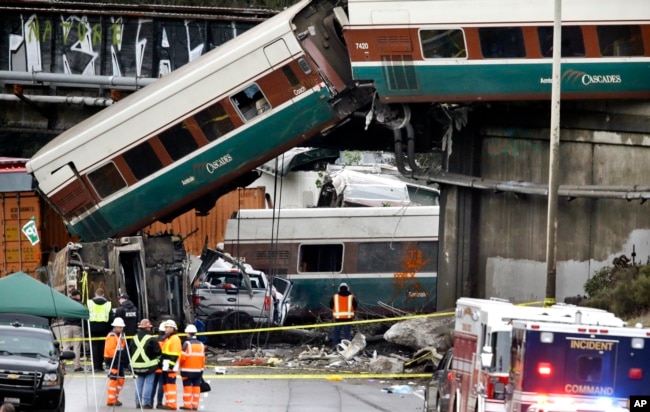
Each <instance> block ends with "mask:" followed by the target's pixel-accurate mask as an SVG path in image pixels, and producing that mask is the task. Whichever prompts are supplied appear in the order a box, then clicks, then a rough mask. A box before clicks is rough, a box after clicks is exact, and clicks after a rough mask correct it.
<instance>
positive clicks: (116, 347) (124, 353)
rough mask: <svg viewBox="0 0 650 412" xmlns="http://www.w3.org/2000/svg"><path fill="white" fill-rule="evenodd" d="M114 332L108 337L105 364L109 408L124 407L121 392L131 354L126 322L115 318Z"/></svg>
mask: <svg viewBox="0 0 650 412" xmlns="http://www.w3.org/2000/svg"><path fill="white" fill-rule="evenodd" d="M111 326H113V330H112V331H110V332H109V333H108V335H107V336H106V345H105V347H104V363H105V365H106V367H107V368H108V369H109V372H108V396H107V398H106V404H107V405H108V406H122V402H120V400H119V397H120V392H121V391H122V386H124V367H125V366H127V365H128V364H129V359H128V356H129V353H128V350H127V347H126V336H125V335H124V320H122V318H115V320H113V323H112V324H111Z"/></svg>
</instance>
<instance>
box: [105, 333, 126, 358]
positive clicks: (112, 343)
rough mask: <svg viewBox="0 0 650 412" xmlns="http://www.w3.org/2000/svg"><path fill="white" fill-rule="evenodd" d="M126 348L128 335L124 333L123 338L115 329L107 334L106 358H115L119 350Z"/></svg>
mask: <svg viewBox="0 0 650 412" xmlns="http://www.w3.org/2000/svg"><path fill="white" fill-rule="evenodd" d="M124 349H126V337H125V336H124V334H122V339H120V337H119V336H118V334H117V333H115V331H114V330H112V331H110V332H109V333H108V336H106V343H104V358H105V359H113V357H115V354H116V353H117V351H119V350H124Z"/></svg>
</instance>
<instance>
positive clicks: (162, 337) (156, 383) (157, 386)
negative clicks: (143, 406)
mask: <svg viewBox="0 0 650 412" xmlns="http://www.w3.org/2000/svg"><path fill="white" fill-rule="evenodd" d="M156 340H157V341H158V346H160V353H161V354H162V348H163V346H164V345H165V342H166V341H167V335H166V334H165V322H161V323H160V326H158V338H157V339H156ZM163 383H164V382H163V372H162V359H161V358H158V367H157V368H156V377H155V378H154V380H153V389H154V392H155V395H156V409H162V408H163V394H164V392H165V390H164V389H163Z"/></svg>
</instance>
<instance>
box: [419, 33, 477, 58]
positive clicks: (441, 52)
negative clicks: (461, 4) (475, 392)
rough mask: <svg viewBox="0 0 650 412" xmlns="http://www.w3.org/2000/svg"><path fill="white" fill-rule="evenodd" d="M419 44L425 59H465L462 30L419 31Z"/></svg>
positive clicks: (465, 52)
mask: <svg viewBox="0 0 650 412" xmlns="http://www.w3.org/2000/svg"><path fill="white" fill-rule="evenodd" d="M420 43H421V46H422V55H423V56H424V58H425V59H437V58H461V57H467V50H466V48H465V36H464V35H463V31H462V30H455V29H452V30H420Z"/></svg>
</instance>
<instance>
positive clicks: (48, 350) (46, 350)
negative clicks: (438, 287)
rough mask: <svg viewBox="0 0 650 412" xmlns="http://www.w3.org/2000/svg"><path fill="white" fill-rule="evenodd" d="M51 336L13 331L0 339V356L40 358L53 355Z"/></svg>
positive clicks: (19, 330) (18, 330)
mask: <svg viewBox="0 0 650 412" xmlns="http://www.w3.org/2000/svg"><path fill="white" fill-rule="evenodd" d="M55 353H56V352H55V349H54V344H53V342H52V338H51V336H48V335H47V334H44V333H34V332H32V331H28V330H21V329H18V328H17V329H15V330H12V331H11V334H8V335H6V336H1V337H0V356H42V357H47V358H50V357H52V356H54V354H55Z"/></svg>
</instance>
